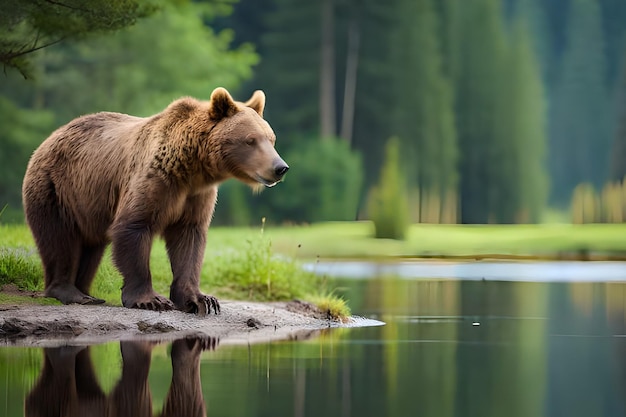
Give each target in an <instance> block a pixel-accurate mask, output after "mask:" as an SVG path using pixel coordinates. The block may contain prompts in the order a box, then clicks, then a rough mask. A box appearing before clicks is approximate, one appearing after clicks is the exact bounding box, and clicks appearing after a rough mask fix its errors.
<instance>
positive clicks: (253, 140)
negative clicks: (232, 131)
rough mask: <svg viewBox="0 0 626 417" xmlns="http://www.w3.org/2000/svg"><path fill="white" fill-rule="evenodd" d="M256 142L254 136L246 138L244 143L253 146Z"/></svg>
mask: <svg viewBox="0 0 626 417" xmlns="http://www.w3.org/2000/svg"><path fill="white" fill-rule="evenodd" d="M255 144H256V139H255V138H246V145H250V146H254V145H255Z"/></svg>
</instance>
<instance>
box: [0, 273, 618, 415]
mask: <svg viewBox="0 0 626 417" xmlns="http://www.w3.org/2000/svg"><path fill="white" fill-rule="evenodd" d="M309 267H310V268H312V269H315V270H316V271H317V272H318V273H321V274H326V275H336V276H343V277H345V278H342V279H339V280H338V285H339V286H340V292H341V294H343V295H344V296H345V297H346V298H347V299H348V300H349V304H350V306H351V308H352V310H353V313H355V314H358V315H361V316H364V317H368V318H374V319H377V320H382V321H384V322H385V323H386V325H385V326H380V327H363V328H348V329H328V330H324V331H322V332H319V333H315V334H311V335H310V336H311V337H310V338H304V340H293V341H285V342H276V343H271V344H262V345H252V346H247V345H243V346H242V345H220V344H219V341H217V340H213V339H210V338H205V339H202V340H194V339H188V340H179V341H176V342H174V343H163V344H149V343H145V342H130V341H129V342H121V343H120V342H114V343H107V344H102V345H95V346H91V347H72V346H65V347H61V348H48V349H41V348H0V416H6V417H14V416H24V415H26V416H53V415H57V416H58V415H60V416H105V415H108V416H135V417H140V416H148V415H171V416H201V415H209V416H233V417H234V416H238V417H241V416H272V417H275V416H376V417H385V416H420V417H425V416H428V417H430V416H433V417H435V416H436V417H444V416H476V417H479V416H480V417H486V416H507V417H510V416H567V417H575V416H585V417H588V416H624V415H625V414H626V395H624V394H625V393H626V264H623V263H615V262H613V263H609V262H586V263H585V262H567V263H563V262H562V263H558V262H544V263H506V262H469V263H449V262H446V263H437V262H419V263H414V262H406V263H394V264H383V265H381V264H373V263H363V262H356V263H316V264H313V265H310V266H309Z"/></svg>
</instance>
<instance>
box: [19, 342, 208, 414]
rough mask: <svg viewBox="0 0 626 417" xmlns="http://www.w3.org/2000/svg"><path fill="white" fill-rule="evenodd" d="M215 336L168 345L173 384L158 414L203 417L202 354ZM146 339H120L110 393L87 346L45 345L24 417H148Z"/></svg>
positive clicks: (148, 344)
mask: <svg viewBox="0 0 626 417" xmlns="http://www.w3.org/2000/svg"><path fill="white" fill-rule="evenodd" d="M218 342H219V340H218V339H216V338H212V337H202V338H187V339H181V340H177V341H175V342H174V343H173V344H172V352H171V358H172V382H171V384H170V388H169V391H168V393H167V396H166V398H165V403H164V405H163V411H162V412H161V414H159V415H160V416H163V417H165V416H185V417H196V416H202V417H204V416H206V407H205V403H204V398H203V396H202V386H201V382H200V354H201V353H202V351H204V350H214V349H215V348H216V347H217V345H218ZM155 345H156V343H152V342H146V341H123V342H120V348H121V351H122V362H123V364H122V376H121V378H120V380H119V381H118V383H117V385H116V386H115V388H114V389H113V391H111V393H110V394H109V395H106V394H105V393H104V391H103V390H102V389H101V388H100V386H99V384H98V382H97V379H96V374H95V372H94V368H93V364H92V362H91V356H90V352H89V347H83V346H80V347H77V346H64V347H57V348H46V349H44V355H45V361H44V366H43V369H42V371H41V375H40V377H39V380H38V381H37V384H36V385H35V387H34V388H33V390H32V391H31V393H30V394H29V395H28V397H27V398H26V404H25V416H26V417H43V416H63V417H74V416H76V417H79V416H81V417H82V416H92V417H105V416H106V417H148V416H149V417H152V416H153V413H152V394H151V392H150V387H149V385H148V373H149V371H150V362H151V357H152V348H153V347H154V346H155Z"/></svg>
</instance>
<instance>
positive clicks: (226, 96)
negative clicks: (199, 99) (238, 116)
mask: <svg viewBox="0 0 626 417" xmlns="http://www.w3.org/2000/svg"><path fill="white" fill-rule="evenodd" d="M238 110H239V109H237V104H235V100H233V98H232V97H231V95H230V93H229V92H228V91H226V89H225V88H222V87H217V88H216V89H215V90H213V92H212V93H211V107H210V108H209V116H210V117H211V119H213V120H222V119H223V118H225V117H229V116H232V115H233V114H235V113H237V111H238Z"/></svg>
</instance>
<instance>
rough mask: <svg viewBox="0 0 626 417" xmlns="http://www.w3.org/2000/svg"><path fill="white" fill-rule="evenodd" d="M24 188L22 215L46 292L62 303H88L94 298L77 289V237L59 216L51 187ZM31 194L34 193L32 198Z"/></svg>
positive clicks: (57, 205) (60, 211) (78, 240)
mask: <svg viewBox="0 0 626 417" xmlns="http://www.w3.org/2000/svg"><path fill="white" fill-rule="evenodd" d="M47 192H48V195H46V189H42V188H41V187H40V188H39V189H33V188H32V184H29V185H28V186H27V187H26V192H25V194H24V201H25V214H26V220H27V221H28V225H29V226H30V229H31V231H32V233H33V237H34V238H35V242H36V244H37V249H39V255H40V257H41V262H42V263H43V268H44V279H45V292H44V294H45V295H46V296H47V297H53V298H56V299H57V300H59V301H61V302H62V303H63V304H73V303H77V304H89V303H90V302H91V301H92V300H93V297H89V296H88V295H86V294H84V293H83V292H82V291H80V290H79V289H78V288H76V274H77V272H78V268H79V259H80V246H81V245H80V238H79V237H78V236H77V233H76V231H75V230H74V228H73V227H72V226H70V225H71V224H72V223H71V221H70V220H69V219H67V218H65V217H64V216H62V214H61V213H62V212H63V210H62V208H61V207H60V206H59V204H58V203H57V198H56V197H55V195H54V187H53V186H52V185H51V183H50V186H49V188H48V189H47ZM33 196H36V198H35V197H33Z"/></svg>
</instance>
